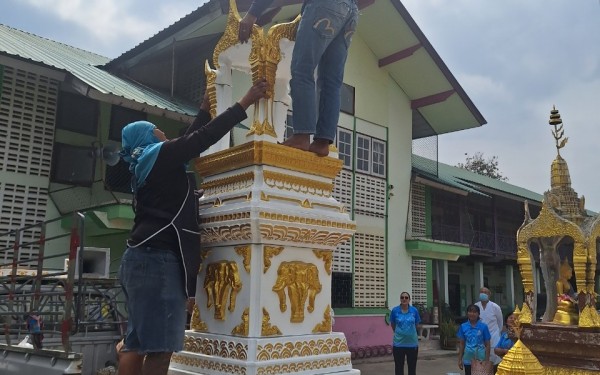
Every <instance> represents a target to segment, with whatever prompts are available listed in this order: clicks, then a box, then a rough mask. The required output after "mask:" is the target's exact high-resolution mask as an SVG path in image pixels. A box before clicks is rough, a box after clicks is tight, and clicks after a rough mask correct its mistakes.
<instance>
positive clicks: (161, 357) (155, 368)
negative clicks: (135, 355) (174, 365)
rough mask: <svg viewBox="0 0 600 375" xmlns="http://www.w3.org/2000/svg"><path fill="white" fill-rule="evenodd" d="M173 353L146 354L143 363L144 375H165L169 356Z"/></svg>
mask: <svg viewBox="0 0 600 375" xmlns="http://www.w3.org/2000/svg"><path fill="white" fill-rule="evenodd" d="M172 354H173V353H171V352H168V353H148V354H147V355H146V360H145V361H144V367H143V372H142V373H143V374H144V375H167V372H168V371H169V364H170V363H171V355H172Z"/></svg>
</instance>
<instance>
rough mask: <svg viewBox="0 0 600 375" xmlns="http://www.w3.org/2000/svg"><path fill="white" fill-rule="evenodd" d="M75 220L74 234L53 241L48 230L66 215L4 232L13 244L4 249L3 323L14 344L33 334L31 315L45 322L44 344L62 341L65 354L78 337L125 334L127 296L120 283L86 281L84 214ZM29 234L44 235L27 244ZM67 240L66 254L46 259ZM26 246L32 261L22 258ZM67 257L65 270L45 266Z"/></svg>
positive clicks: (0, 255) (0, 236)
mask: <svg viewBox="0 0 600 375" xmlns="http://www.w3.org/2000/svg"><path fill="white" fill-rule="evenodd" d="M72 218H73V224H72V227H71V230H70V232H69V233H65V234H59V235H56V236H53V237H47V227H48V225H49V224H51V223H54V222H58V221H61V220H63V219H64V218H63V217H60V218H57V219H53V220H49V221H46V222H41V223H37V224H33V225H29V226H26V227H23V228H19V229H15V230H11V231H8V232H4V233H0V240H1V241H2V242H1V243H6V244H8V245H7V246H4V247H2V248H0V262H3V263H0V319H2V321H3V329H4V337H5V340H6V343H7V344H8V345H9V346H11V345H14V344H15V341H20V340H21V339H22V338H23V337H24V336H25V335H26V334H28V333H29V332H28V328H27V319H28V317H29V315H38V316H40V317H41V318H42V321H43V329H42V332H41V333H42V334H43V335H44V337H45V340H46V339H52V338H60V347H61V348H62V350H64V351H65V352H71V349H72V347H71V346H72V345H71V338H72V337H73V336H74V335H86V334H88V333H89V332H91V331H104V332H106V331H110V332H112V333H118V334H119V335H123V333H124V329H125V322H126V319H125V318H124V314H122V313H121V311H123V310H124V308H123V303H124V297H123V296H122V291H121V288H120V285H119V283H118V280H116V279H115V278H89V277H84V274H83V271H84V264H83V260H84V252H85V248H84V245H83V241H82V238H83V235H84V224H85V216H84V214H82V213H80V212H76V213H74V214H73V217H72ZM26 231H27V233H32V232H33V233H39V236H38V237H37V238H36V239H35V240H33V241H27V242H24V241H23V237H24V236H23V233H25V232H26ZM67 240H68V243H69V246H68V251H67V252H58V253H54V252H53V254H52V255H46V252H47V249H48V248H53V249H56V248H57V247H61V246H64V245H63V244H64V243H65V242H67ZM24 248H27V249H30V251H29V253H30V254H33V257H27V256H25V254H23V256H21V255H22V250H23V249H24ZM78 255H79V256H78ZM65 258H66V259H68V262H66V264H65V269H57V268H56V267H54V269H49V268H45V267H44V265H45V264H48V263H49V261H55V262H56V261H59V263H60V260H61V259H63V260H64V259H65ZM2 259H4V260H2ZM76 270H77V275H76ZM49 341H52V340H49ZM54 341H56V340H54ZM54 348H55V349H57V347H54Z"/></svg>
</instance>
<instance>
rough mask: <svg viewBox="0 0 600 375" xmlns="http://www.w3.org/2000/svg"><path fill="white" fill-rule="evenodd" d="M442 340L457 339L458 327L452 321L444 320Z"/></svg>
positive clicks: (441, 324) (442, 323)
mask: <svg viewBox="0 0 600 375" xmlns="http://www.w3.org/2000/svg"><path fill="white" fill-rule="evenodd" d="M439 330H440V339H442V340H444V339H451V338H454V337H456V332H457V331H458V325H457V324H456V323H454V321H452V320H443V321H442V322H440V328H439Z"/></svg>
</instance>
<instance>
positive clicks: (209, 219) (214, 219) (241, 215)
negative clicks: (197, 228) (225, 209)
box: [200, 211, 250, 225]
mask: <svg viewBox="0 0 600 375" xmlns="http://www.w3.org/2000/svg"><path fill="white" fill-rule="evenodd" d="M244 219H250V211H245V212H236V213H233V214H225V215H215V216H202V217H201V218H200V224H202V225H205V224H211V223H220V222H223V221H232V220H244Z"/></svg>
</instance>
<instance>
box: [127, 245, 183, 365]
mask: <svg viewBox="0 0 600 375" xmlns="http://www.w3.org/2000/svg"><path fill="white" fill-rule="evenodd" d="M119 279H120V280H121V285H122V288H123V292H124V293H125V297H126V298H127V313H128V319H127V334H126V336H125V348H124V351H133V352H137V353H139V354H147V353H156V352H177V351H181V350H182V348H183V339H184V335H185V322H186V318H187V313H186V301H187V298H186V296H185V288H184V281H183V279H184V276H183V265H182V264H181V260H180V259H179V256H178V255H177V254H176V253H175V252H173V251H170V250H162V249H154V248H151V247H144V246H141V247H135V248H131V247H130V248H128V249H127V250H125V254H123V258H122V260H121V267H120V268H119Z"/></svg>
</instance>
